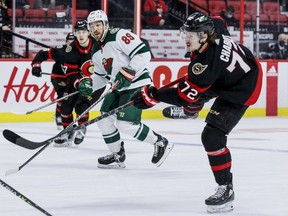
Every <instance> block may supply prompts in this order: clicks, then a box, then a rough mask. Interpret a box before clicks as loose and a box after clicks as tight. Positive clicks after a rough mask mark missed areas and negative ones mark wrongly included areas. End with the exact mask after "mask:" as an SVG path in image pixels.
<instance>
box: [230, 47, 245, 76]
mask: <svg viewBox="0 0 288 216" xmlns="http://www.w3.org/2000/svg"><path fill="white" fill-rule="evenodd" d="M237 47H238V48H239V49H240V47H239V46H237ZM240 51H241V52H242V53H244V52H243V51H242V49H240ZM237 62H238V65H239V66H240V67H241V68H242V70H243V71H244V72H245V73H247V72H249V71H250V70H251V68H250V67H249V65H248V64H247V63H246V62H245V61H244V60H243V58H242V57H241V56H240V55H239V54H238V53H237V52H235V51H234V50H233V51H232V61H231V63H230V65H229V66H228V67H227V70H228V71H229V72H233V70H234V69H235V68H236V66H235V65H236V64H237Z"/></svg>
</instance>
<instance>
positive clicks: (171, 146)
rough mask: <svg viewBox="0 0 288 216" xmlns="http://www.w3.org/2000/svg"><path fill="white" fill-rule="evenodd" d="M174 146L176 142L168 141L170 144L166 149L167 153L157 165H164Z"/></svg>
mask: <svg viewBox="0 0 288 216" xmlns="http://www.w3.org/2000/svg"><path fill="white" fill-rule="evenodd" d="M173 147H174V144H173V143H171V142H168V145H167V147H166V149H165V153H164V155H163V156H162V158H161V159H160V160H159V161H158V162H157V163H156V166H157V167H160V166H161V165H162V163H163V162H164V161H165V160H166V158H167V157H168V155H169V154H170V152H171V151H172V149H173Z"/></svg>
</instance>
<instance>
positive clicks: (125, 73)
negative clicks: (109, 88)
mask: <svg viewBox="0 0 288 216" xmlns="http://www.w3.org/2000/svg"><path fill="white" fill-rule="evenodd" d="M135 73H136V72H135V71H134V70H131V69H128V68H126V67H122V68H121V69H120V71H119V72H118V73H117V74H116V77H115V83H116V82H118V85H117V87H116V90H120V89H121V88H124V87H129V86H130V85H131V82H132V79H133V78H134V77H135Z"/></svg>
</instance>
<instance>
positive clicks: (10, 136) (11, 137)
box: [3, 83, 118, 176]
mask: <svg viewBox="0 0 288 216" xmlns="http://www.w3.org/2000/svg"><path fill="white" fill-rule="evenodd" d="M117 85H118V83H116V84H115V85H114V86H113V87H112V86H110V87H109V90H108V91H107V92H106V93H105V94H104V95H102V96H101V97H100V98H99V99H98V100H97V101H95V102H94V103H93V104H92V105H91V106H89V107H88V108H87V109H86V110H85V111H84V112H82V113H81V114H80V115H79V116H78V117H77V118H76V119H75V120H74V121H73V122H72V123H71V124H70V125H68V126H67V127H66V128H65V129H63V130H62V131H60V133H58V134H57V135H56V136H54V137H52V138H50V139H48V140H45V141H43V142H33V141H30V140H27V139H25V138H23V137H21V136H19V135H18V134H16V133H14V132H12V131H10V130H4V131H3V136H4V137H5V138H6V139H7V140H8V141H10V142H12V143H14V144H16V145H18V146H21V147H23V148H27V149H36V148H39V147H41V146H43V147H42V148H41V149H40V150H39V151H37V152H36V153H35V154H34V155H33V156H32V157H30V158H29V159H28V160H27V161H26V162H25V163H24V164H22V165H21V166H19V167H17V168H15V169H9V170H7V171H6V173H5V175H6V176H7V175H11V174H14V173H16V172H18V171H20V170H21V169H22V168H23V167H24V166H25V165H26V164H28V163H29V162H30V161H31V160H32V159H33V158H35V157H36V156H37V155H38V154H40V153H41V152H42V151H43V150H44V149H45V148H47V147H48V146H49V145H50V144H51V143H52V142H53V141H54V139H56V138H57V137H59V136H61V135H63V134H66V133H70V132H72V131H74V130H78V129H80V128H82V127H84V126H86V125H89V124H88V123H89V122H90V121H89V122H86V123H85V124H82V125H78V126H76V125H75V124H76V123H77V121H78V120H79V119H81V118H82V117H83V116H84V115H86V113H88V112H89V111H90V110H91V109H92V108H93V107H95V106H96V105H97V104H98V103H99V102H100V101H101V100H102V99H104V98H105V97H106V95H107V94H109V93H110V92H112V91H113V90H114V89H115V88H116V87H117ZM92 120H93V119H92Z"/></svg>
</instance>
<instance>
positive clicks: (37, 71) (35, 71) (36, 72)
mask: <svg viewBox="0 0 288 216" xmlns="http://www.w3.org/2000/svg"><path fill="white" fill-rule="evenodd" d="M31 66H32V75H33V76H36V77H41V76H42V69H41V63H40V62H33V63H32V64H31Z"/></svg>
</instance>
